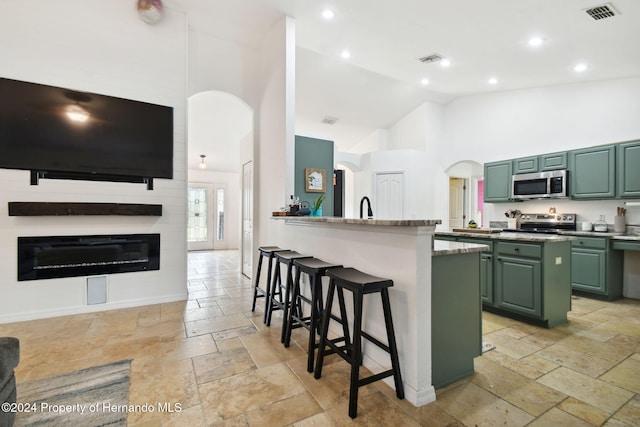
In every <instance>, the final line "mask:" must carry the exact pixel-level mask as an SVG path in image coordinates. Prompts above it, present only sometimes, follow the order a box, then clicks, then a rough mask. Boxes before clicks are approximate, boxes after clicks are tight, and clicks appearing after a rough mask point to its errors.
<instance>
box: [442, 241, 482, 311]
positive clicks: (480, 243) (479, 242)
mask: <svg viewBox="0 0 640 427" xmlns="http://www.w3.org/2000/svg"><path fill="white" fill-rule="evenodd" d="M445 237H446V236H445ZM438 239H442V237H438ZM453 239H455V240H456V241H458V242H462V243H475V244H478V245H487V246H489V250H488V251H485V252H481V253H480V297H481V298H482V302H486V303H489V304H493V243H494V242H493V241H491V240H486V239H473V238H463V237H459V238H453Z"/></svg>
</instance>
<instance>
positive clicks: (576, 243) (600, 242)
mask: <svg viewBox="0 0 640 427" xmlns="http://www.w3.org/2000/svg"><path fill="white" fill-rule="evenodd" d="M607 240H608V239H604V238H602V237H578V238H577V239H576V240H573V241H572V242H571V247H572V248H592V249H607Z"/></svg>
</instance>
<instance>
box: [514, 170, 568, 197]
mask: <svg viewBox="0 0 640 427" xmlns="http://www.w3.org/2000/svg"><path fill="white" fill-rule="evenodd" d="M568 178H569V173H568V171H567V170H566V169H561V170H555V171H546V172H538V173H524V174H520V175H513V177H512V182H511V197H512V198H513V199H550V198H562V197H568V196H569V192H568V188H569V183H568Z"/></svg>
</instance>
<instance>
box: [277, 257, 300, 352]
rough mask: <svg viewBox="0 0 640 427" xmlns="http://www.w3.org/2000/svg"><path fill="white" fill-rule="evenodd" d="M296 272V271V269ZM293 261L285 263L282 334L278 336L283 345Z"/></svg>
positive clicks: (291, 284) (291, 283)
mask: <svg viewBox="0 0 640 427" xmlns="http://www.w3.org/2000/svg"><path fill="white" fill-rule="evenodd" d="M296 270H297V269H296ZM292 275H293V261H291V262H289V263H287V278H286V285H285V289H284V305H283V309H282V310H283V315H282V332H281V334H280V342H281V343H283V344H284V337H285V334H286V332H287V323H288V322H287V320H288V316H289V311H290V308H289V307H290V305H292V303H291V300H290V297H291V288H292V287H293V277H292Z"/></svg>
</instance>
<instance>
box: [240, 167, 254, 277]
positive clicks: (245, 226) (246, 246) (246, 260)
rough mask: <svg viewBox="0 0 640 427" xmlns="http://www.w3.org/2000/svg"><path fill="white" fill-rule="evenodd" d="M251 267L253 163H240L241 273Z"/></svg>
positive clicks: (246, 274)
mask: <svg viewBox="0 0 640 427" xmlns="http://www.w3.org/2000/svg"><path fill="white" fill-rule="evenodd" d="M252 268H253V163H252V162H247V163H245V164H244V165H242V274H244V275H245V276H247V277H249V278H251V276H252V271H251V270H252Z"/></svg>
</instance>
